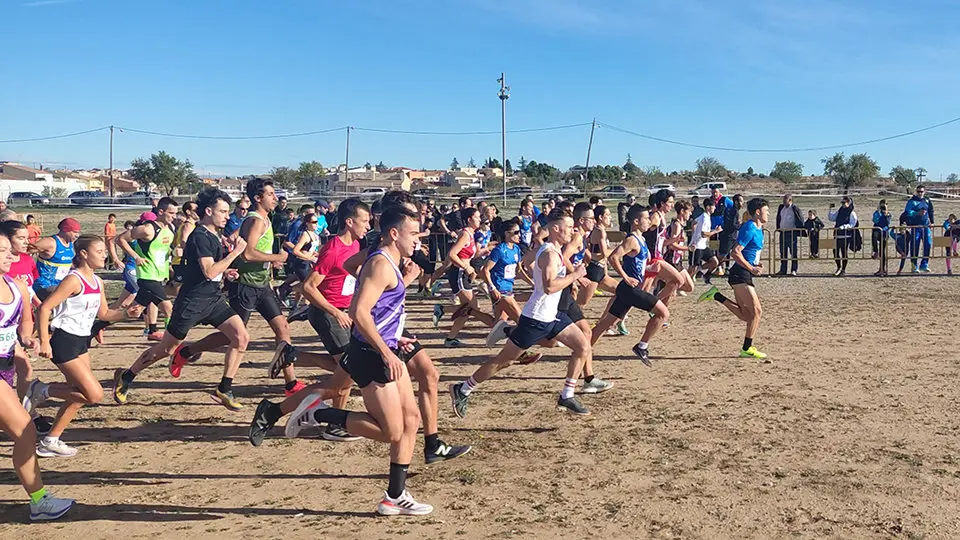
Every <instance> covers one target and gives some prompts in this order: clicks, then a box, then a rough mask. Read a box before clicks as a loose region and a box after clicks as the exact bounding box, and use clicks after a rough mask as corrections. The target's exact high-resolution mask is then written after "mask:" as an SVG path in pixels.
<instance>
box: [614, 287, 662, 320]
mask: <svg viewBox="0 0 960 540" xmlns="http://www.w3.org/2000/svg"><path fill="white" fill-rule="evenodd" d="M659 301H660V300H659V299H658V298H657V297H656V296H654V295H652V294H650V293H648V292H647V291H645V290H643V289H641V288H640V286H639V285H637V286H636V287H631V286H630V284H628V283H627V282H626V281H621V282H620V284H619V285H617V292H616V295H615V296H614V297H613V303H612V304H610V309H609V310H608V311H609V313H610V314H611V315H613V316H614V317H616V318H618V319H622V318H624V317H626V316H627V313H628V312H629V311H630V308H637V309H641V310H643V311H646V312H651V311H653V308H655V307H657V302H659Z"/></svg>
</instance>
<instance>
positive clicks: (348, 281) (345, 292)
mask: <svg viewBox="0 0 960 540" xmlns="http://www.w3.org/2000/svg"><path fill="white" fill-rule="evenodd" d="M356 288H357V278H355V277H353V276H352V275H349V274H347V277H345V278H343V288H342V289H340V294H341V296H350V295H352V294H353V292H354V291H355V290H356Z"/></svg>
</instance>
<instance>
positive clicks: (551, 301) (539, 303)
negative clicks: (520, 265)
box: [520, 241, 567, 322]
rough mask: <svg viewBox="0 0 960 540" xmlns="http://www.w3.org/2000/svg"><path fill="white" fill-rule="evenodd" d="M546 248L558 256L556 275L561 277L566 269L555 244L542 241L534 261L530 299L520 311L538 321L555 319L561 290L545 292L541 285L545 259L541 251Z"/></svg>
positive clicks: (565, 272)
mask: <svg viewBox="0 0 960 540" xmlns="http://www.w3.org/2000/svg"><path fill="white" fill-rule="evenodd" d="M548 250H549V251H553V252H554V253H556V254H557V256H558V258H557V261H556V264H555V265H554V266H555V267H556V269H557V277H558V278H562V277H564V276H566V275H567V269H566V267H565V266H564V265H563V262H562V260H561V259H560V258H559V257H560V256H561V254H560V250H559V249H557V246H555V245H554V244H553V243H552V242H549V241H548V242H544V243H543V245H541V246H540V249H538V250H537V258H536V262H534V272H533V294H531V295H530V299H529V300H527V303H526V304H524V305H523V310H521V311H520V315H521V316H524V317H530V318H531V319H534V320H536V321H540V322H552V321H554V320H556V318H557V305H558V304H559V303H560V294H561V293H562V292H563V290H562V289H561V290H559V291H555V292H553V293H550V294H547V292H546V290H545V287H544V285H543V272H541V271H540V270H541V269H542V268H543V263H544V262H546V260H547V258H545V257H543V253H544V252H545V251H548Z"/></svg>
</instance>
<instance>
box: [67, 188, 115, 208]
mask: <svg viewBox="0 0 960 540" xmlns="http://www.w3.org/2000/svg"><path fill="white" fill-rule="evenodd" d="M67 199H68V200H69V201H70V204H81V205H91V204H104V203H106V202H107V200H106V194H105V193H104V192H102V191H74V192H73V193H71V194H70V196H69V197H68V198H67Z"/></svg>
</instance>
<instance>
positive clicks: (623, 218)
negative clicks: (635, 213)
mask: <svg viewBox="0 0 960 540" xmlns="http://www.w3.org/2000/svg"><path fill="white" fill-rule="evenodd" d="M636 202H637V198H636V197H635V196H634V195H633V193H631V194H629V195H627V200H626V201H625V202H619V203H617V223H619V227H620V232H622V233H626V234H630V223H628V222H627V212H629V211H630V207H631V206H633V205H634V204H636Z"/></svg>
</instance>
